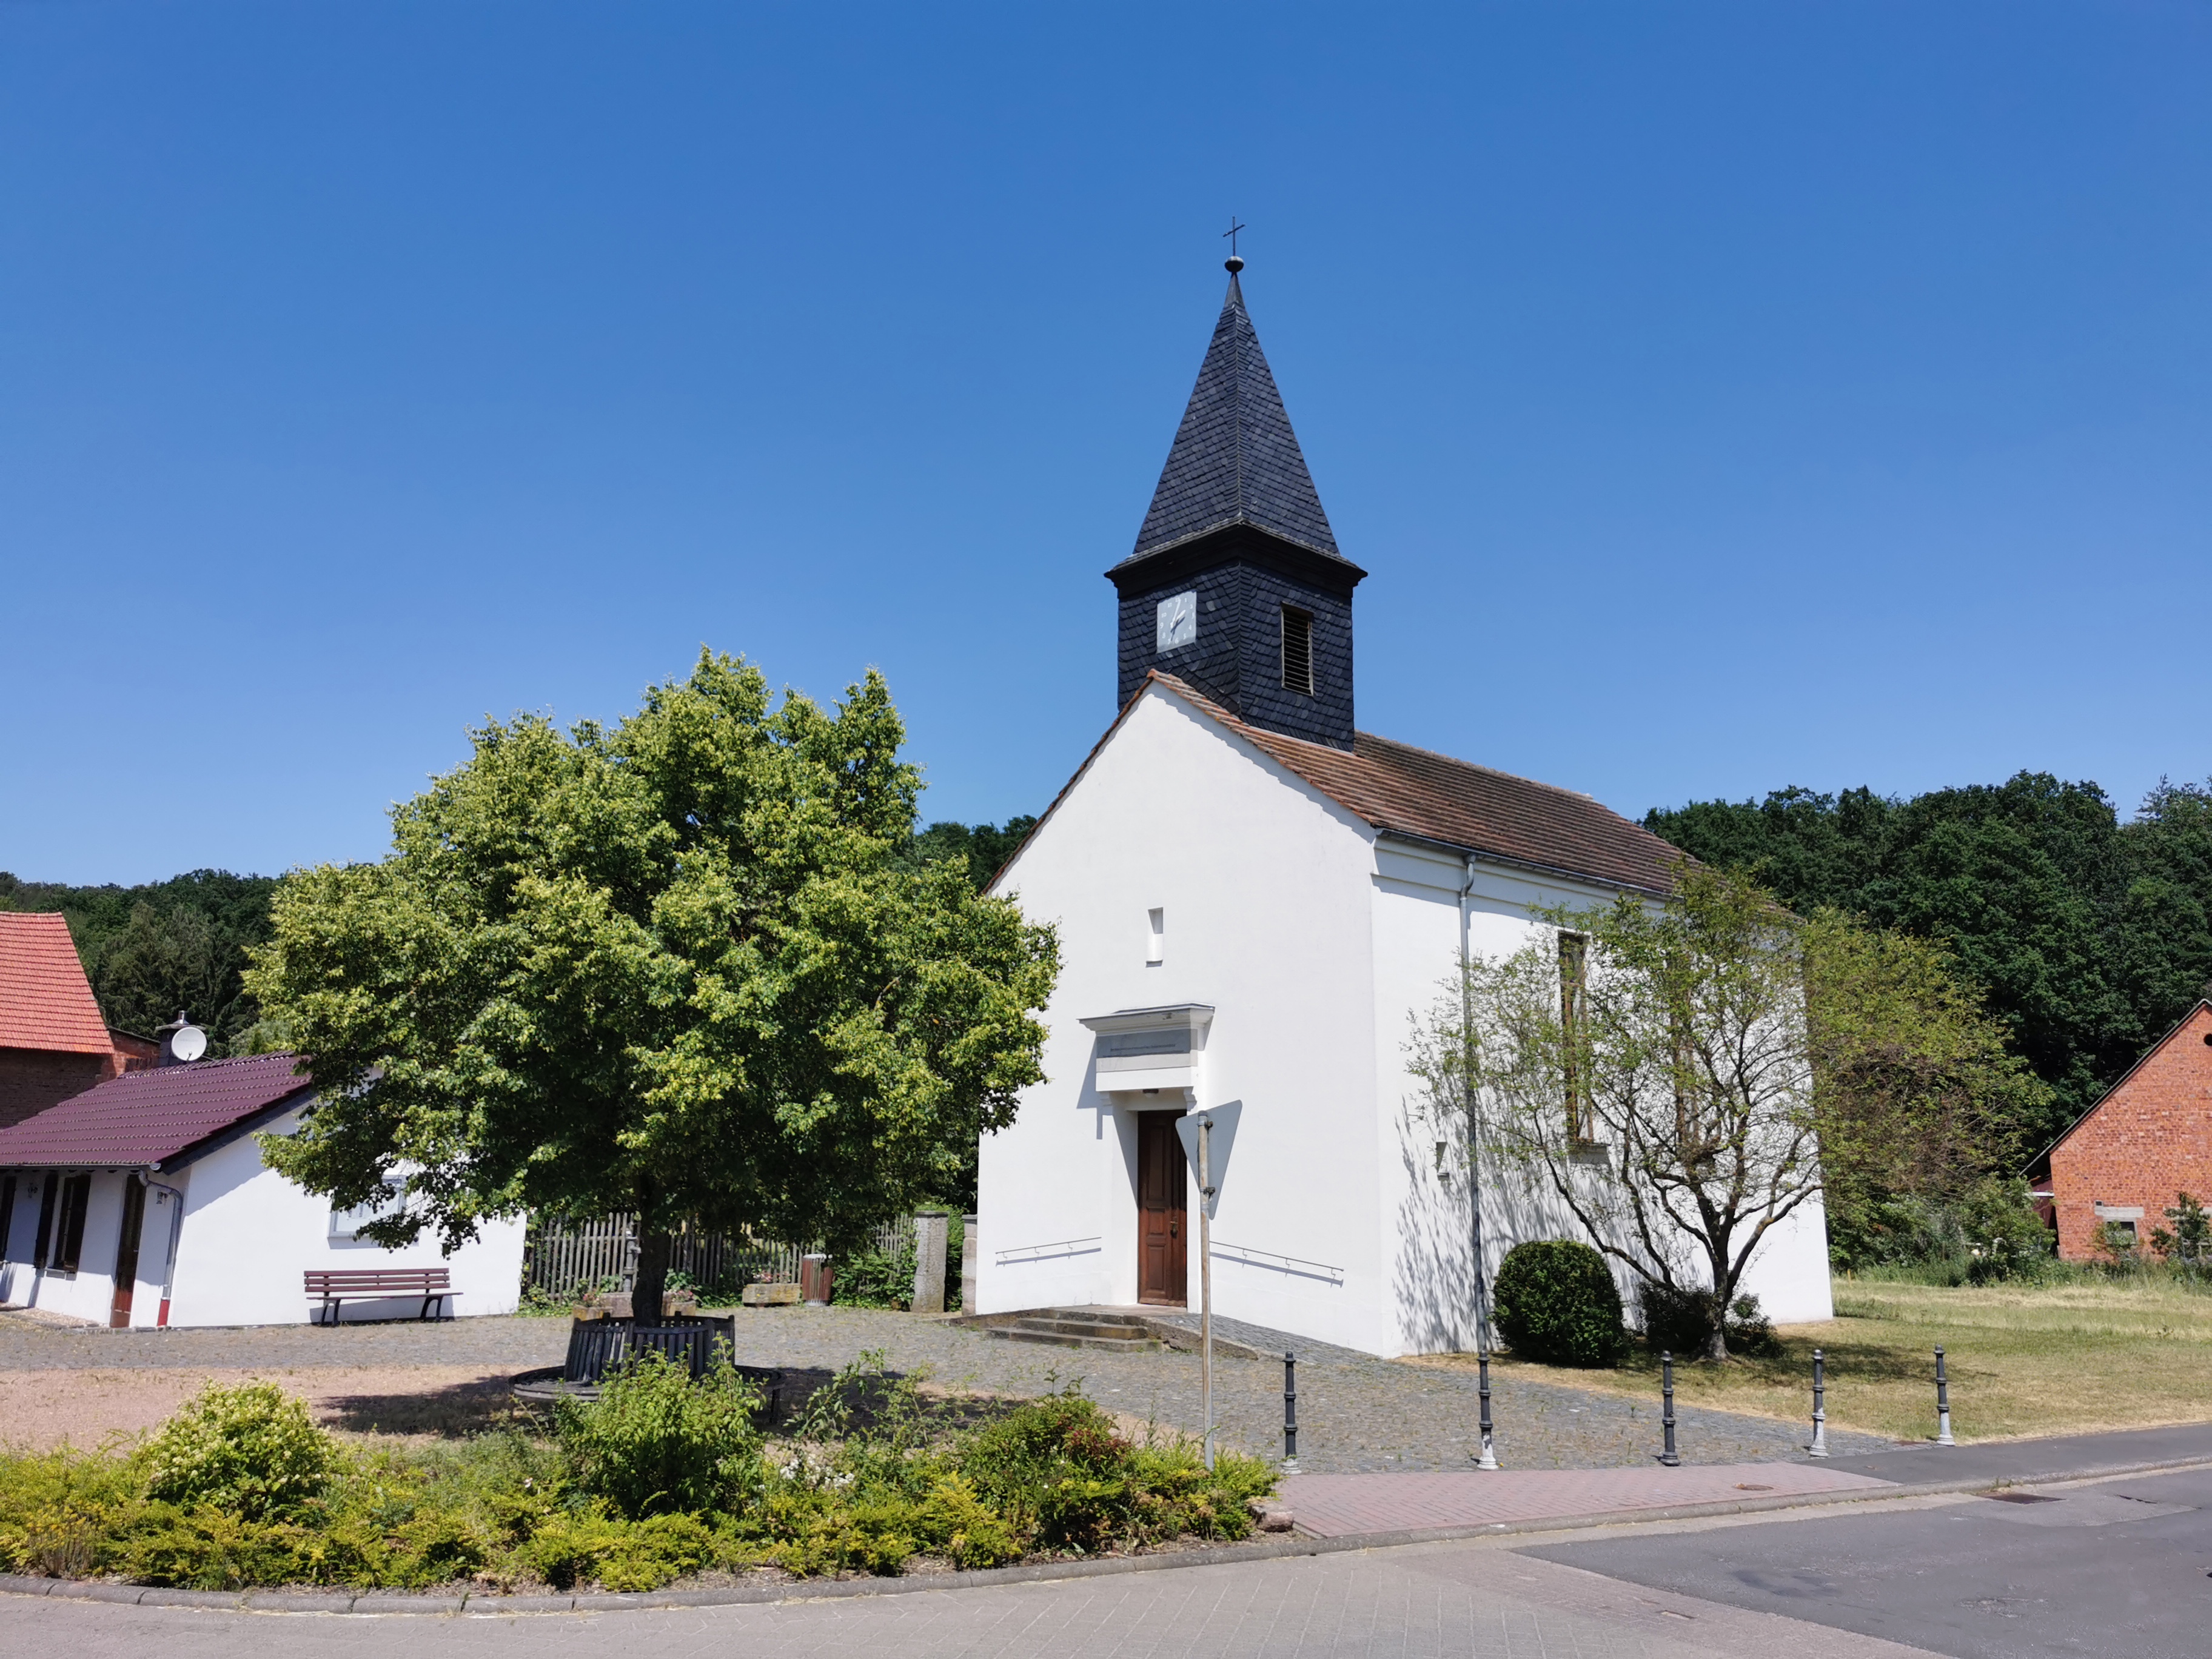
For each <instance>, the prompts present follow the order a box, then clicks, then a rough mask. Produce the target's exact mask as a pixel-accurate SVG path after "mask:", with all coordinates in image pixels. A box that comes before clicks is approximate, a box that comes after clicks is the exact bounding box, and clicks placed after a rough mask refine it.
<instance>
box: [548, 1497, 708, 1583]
mask: <svg viewBox="0 0 2212 1659" xmlns="http://www.w3.org/2000/svg"><path fill="white" fill-rule="evenodd" d="M723 1553H724V1552H723V1550H722V1548H721V1547H720V1542H719V1541H718V1540H717V1539H716V1537H715V1535H714V1529H713V1528H710V1527H709V1526H708V1524H707V1523H706V1522H704V1521H702V1519H700V1517H699V1516H696V1515H675V1514H671V1515H655V1516H647V1517H646V1518H645V1519H644V1520H641V1521H632V1520H629V1519H626V1518H624V1517H623V1516H618V1515H611V1514H609V1513H608V1512H607V1510H606V1508H605V1506H604V1505H603V1504H592V1505H590V1506H588V1507H586V1508H585V1509H582V1510H573V1511H569V1512H568V1513H564V1514H560V1515H555V1516H549V1517H548V1518H547V1519H546V1521H545V1522H544V1524H543V1525H542V1526H540V1527H539V1528H538V1529H537V1531H536V1532H535V1533H534V1534H532V1536H531V1538H530V1539H529V1541H527V1542H526V1543H524V1544H523V1545H522V1546H521V1547H520V1548H518V1549H517V1550H516V1551H515V1552H514V1556H513V1559H514V1560H515V1561H516V1563H517V1564H518V1565H522V1566H524V1567H526V1568H527V1569H529V1571H532V1572H533V1573H535V1574H536V1575H537V1576H538V1577H540V1578H543V1579H544V1581H545V1582H546V1583H549V1584H550V1585H552V1586H553V1588H554V1589H574V1588H575V1587H576V1586H577V1585H578V1584H583V1583H596V1584H598V1585H599V1587H600V1588H601V1589H608V1590H649V1589H659V1588H660V1587H661V1586H662V1585H663V1584H665V1583H668V1582H669V1580H671V1578H680V1577H683V1576H684V1574H686V1573H691V1572H696V1571H699V1570H700V1569H701V1568H702V1567H705V1566H708V1565H712V1564H713V1563H714V1561H715V1560H717V1559H720V1558H721V1556H722V1555H723Z"/></svg>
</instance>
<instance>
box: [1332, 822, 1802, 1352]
mask: <svg viewBox="0 0 2212 1659" xmlns="http://www.w3.org/2000/svg"><path fill="white" fill-rule="evenodd" d="M1473 880H1474V884H1473V888H1472V890H1471V892H1470V894H1469V897H1468V949H1469V951H1471V952H1472V953H1473V954H1474V955H1475V956H1477V957H1491V958H1497V957H1504V956H1510V955H1511V954H1512V953H1513V952H1515V951H1519V950H1521V949H1522V948H1523V947H1524V946H1525V945H1528V944H1529V943H1530V942H1531V941H1532V940H1548V939H1551V938H1552V937H1553V930H1552V928H1551V927H1549V926H1548V925H1547V924H1544V923H1541V922H1539V921H1537V920H1536V919H1535V918H1534V915H1532V914H1531V913H1532V912H1533V911H1535V910H1537V909H1541V908H1551V907H1554V906H1559V905H1571V906H1574V907H1577V908H1589V907H1590V906H1593V905H1599V904H1609V903H1611V902H1613V893H1612V892H1611V891H1610V890H1603V889H1600V888H1597V887H1595V886H1584V885H1583V884H1579V883H1572V882H1568V881H1565V880H1564V879H1560V878H1540V877H1536V876H1534V875H1529V874H1526V873H1523V872H1519V871H1516V870H1512V869H1510V868H1507V867H1504V866H1498V865H1491V864H1486V863H1483V862H1481V861H1480V860H1477V862H1476V864H1475V866H1474V878H1473ZM1467 882H1468V869H1467V865H1466V863H1465V861H1464V860H1461V859H1459V858H1456V857H1455V856H1453V855H1452V854H1449V853H1446V852H1443V851H1442V850H1441V849H1432V848H1425V847H1422V846H1419V845H1416V844H1413V843H1406V842H1395V841H1392V840H1390V839H1389V838H1384V839H1383V840H1382V841H1379V842H1377V843H1376V877H1375V890H1376V900H1375V910H1376V924H1375V926H1376V948H1375V960H1376V1025H1377V1028H1378V1029H1379V1030H1389V1029H1390V1027H1391V1026H1392V1024H1393V1023H1394V1021H1395V1026H1396V1029H1397V1030H1399V1031H1400V1032H1401V1041H1400V1042H1398V1043H1397V1044H1395V1045H1389V1044H1384V1045H1381V1046H1380V1047H1378V1049H1377V1053H1376V1070H1377V1085H1376V1092H1377V1097H1378V1098H1379V1099H1381V1100H1382V1101H1383V1102H1384V1103H1386V1104H1393V1103H1395V1110H1390V1111H1386V1113H1385V1114H1384V1121H1383V1124H1382V1126H1381V1127H1382V1129H1383V1135H1384V1139H1385V1155H1384V1161H1383V1169H1384V1171H1385V1177H1386V1184H1385V1205H1384V1208H1385V1214H1386V1216H1387V1217H1389V1218H1390V1221H1389V1234H1390V1236H1389V1239H1388V1240H1387V1242H1386V1248H1388V1249H1390V1250H1391V1251H1392V1252H1393V1255H1394V1261H1393V1267H1392V1274H1391V1277H1392V1284H1393V1289H1394V1292H1395V1306H1396V1311H1397V1315H1398V1319H1399V1337H1400V1340H1401V1345H1402V1346H1400V1347H1398V1348H1396V1349H1395V1350H1392V1351H1391V1352H1436V1351H1437V1350H1440V1349H1445V1348H1454V1347H1457V1348H1466V1347H1470V1346H1473V1341H1474V1328H1473V1305H1472V1304H1473V1292H1472V1287H1471V1285H1469V1284H1468V1280H1467V1270H1468V1262H1469V1261H1470V1259H1471V1256H1472V1254H1473V1252H1472V1249H1471V1239H1472V1224H1471V1220H1470V1218H1469V1215H1468V1204H1467V1196H1466V1172H1465V1167H1464V1158H1463V1155H1462V1145H1461V1143H1462V1142H1463V1140H1464V1135H1465V1128H1464V1122H1465V1120H1464V1117H1463V1116H1460V1117H1458V1118H1457V1120H1456V1121H1454V1120H1453V1119H1452V1117H1450V1116H1449V1115H1444V1116H1442V1117H1440V1116H1439V1115H1438V1114H1437V1111H1436V1110H1435V1109H1434V1106H1433V1104H1432V1103H1430V1102H1428V1101H1427V1099H1426V1097H1425V1088H1424V1086H1423V1085H1422V1084H1421V1083H1420V1081H1419V1079H1417V1078H1415V1077H1414V1076H1413V1074H1412V1073H1411V1072H1410V1070H1408V1069H1407V1061H1408V1058H1409V1049H1408V1046H1407V1036H1410V1032H1411V1030H1412V1026H1413V1021H1414V1019H1415V1018H1426V1017H1427V1016H1428V1015H1429V1014H1430V1013H1431V1011H1432V1010H1433V1009H1434V1007H1435V1006H1436V1004H1437V1001H1438V1000H1439V999H1441V998H1443V997H1445V996H1448V995H1449V994H1451V983H1452V981H1453V978H1454V975H1455V966H1456V963H1457V961H1458V951H1459V939H1458V936H1459V904H1460V901H1459V891H1460V889H1461V887H1462V885H1463V884H1466V883H1467ZM1438 1140H1443V1141H1445V1142H1446V1143H1447V1145H1446V1152H1445V1158H1444V1163H1443V1169H1442V1170H1439V1169H1438V1166H1437V1156H1436V1143H1437V1141H1438ZM1484 1176H1485V1179H1484V1182H1483V1224H1484V1243H1485V1249H1484V1251H1483V1255H1484V1257H1485V1259H1486V1262H1487V1264H1488V1267H1489V1269H1490V1271H1491V1273H1492V1274H1493V1275H1494V1274H1495V1273H1496V1272H1497V1270H1498V1263H1499V1262H1500V1261H1503V1260H1504V1255H1505V1252H1506V1251H1507V1250H1508V1249H1511V1248H1512V1246H1513V1245H1515V1244H1516V1243H1521V1242H1522V1241H1523V1240H1526V1239H1532V1238H1580V1237H1583V1229H1582V1227H1581V1225H1580V1223H1579V1222H1578V1221H1577V1219H1576V1218H1575V1217H1574V1215H1573V1212H1571V1210H1570V1209H1568V1207H1567V1206H1566V1205H1565V1203H1564V1202H1563V1201H1561V1200H1560V1199H1559V1196H1558V1195H1557V1194H1555V1193H1553V1192H1552V1191H1551V1190H1549V1188H1548V1185H1547V1183H1546V1182H1543V1181H1541V1180H1531V1179H1528V1178H1527V1177H1525V1176H1519V1175H1516V1172H1514V1171H1511V1170H1500V1169H1497V1168H1491V1169H1486V1170H1485V1171H1484ZM1614 1267H1615V1272H1614V1277H1615V1279H1617V1280H1618V1281H1619V1282H1620V1287H1621V1292H1622V1296H1623V1298H1624V1300H1625V1301H1626V1302H1627V1303H1628V1304H1629V1307H1630V1309H1631V1314H1632V1316H1633V1308H1634V1302H1633V1297H1634V1286H1635V1280H1634V1279H1633V1276H1632V1274H1631V1273H1629V1272H1628V1271H1627V1270H1626V1267H1624V1266H1622V1265H1620V1264H1619V1263H1615V1264H1614ZM1740 1289H1741V1291H1744V1292H1747V1293H1749V1294H1753V1295H1756V1296H1757V1297H1759V1302H1760V1305H1761V1307H1762V1308H1763V1309H1764V1310H1765V1313H1766V1315H1767V1316H1768V1317H1769V1318H1771V1319H1772V1320H1773V1321H1774V1322H1776V1323H1778V1324H1781V1323H1793V1324H1794V1323H1799V1322H1805V1321H1809V1320H1817V1319H1828V1318H1832V1317H1833V1316H1834V1307H1833V1304H1832V1300H1831V1297H1830V1291H1829V1275H1828V1251H1827V1227H1826V1217H1825V1214H1824V1212H1823V1211H1822V1209H1821V1206H1820V1200H1819V1198H1818V1197H1817V1196H1815V1197H1814V1198H1813V1199H1811V1200H1808V1201H1807V1202H1806V1203H1805V1204H1803V1205H1801V1206H1799V1207H1798V1208H1797V1209H1796V1210H1795V1211H1793V1212H1790V1214H1789V1215H1788V1216H1786V1217H1784V1218H1783V1220H1782V1221H1781V1222H1779V1223H1778V1224H1777V1225H1775V1226H1774V1227H1773V1228H1772V1229H1771V1230H1770V1231H1769V1232H1768V1234H1767V1237H1766V1238H1765V1240H1763V1241H1762V1242H1761V1243H1760V1245H1759V1249H1758V1251H1757V1252H1756V1254H1754V1255H1753V1258H1752V1262H1751V1266H1750V1267H1749V1269H1748V1270H1747V1273H1746V1274H1745V1277H1744V1279H1742V1280H1741V1285H1740Z"/></svg>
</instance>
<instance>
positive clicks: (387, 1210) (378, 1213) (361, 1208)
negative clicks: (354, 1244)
mask: <svg viewBox="0 0 2212 1659" xmlns="http://www.w3.org/2000/svg"><path fill="white" fill-rule="evenodd" d="M406 1197H407V1194H406V1193H405V1192H404V1190H403V1189H402V1188H398V1187H396V1186H392V1185H390V1184H388V1183H387V1184H386V1187H385V1188H384V1190H383V1192H382V1193H380V1194H378V1195H377V1196H376V1197H374V1198H372V1199H371V1200H368V1203H366V1204H356V1205H355V1206H353V1207H352V1208H351V1209H349V1210H341V1209H337V1208H336V1207H333V1208H332V1209H331V1237H332V1238H339V1239H350V1238H358V1237H361V1230H362V1228H363V1227H366V1226H368V1224H369V1223H370V1222H372V1221H381V1220H383V1219H384V1218H386V1216H393V1215H398V1213H399V1211H400V1207H401V1206H402V1205H404V1203H405V1202H406Z"/></svg>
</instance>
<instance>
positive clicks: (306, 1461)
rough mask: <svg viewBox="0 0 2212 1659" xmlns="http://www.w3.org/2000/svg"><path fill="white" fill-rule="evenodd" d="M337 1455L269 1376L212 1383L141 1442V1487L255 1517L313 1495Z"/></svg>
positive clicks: (175, 1500)
mask: <svg viewBox="0 0 2212 1659" xmlns="http://www.w3.org/2000/svg"><path fill="white" fill-rule="evenodd" d="M339 1462H340V1455H339V1452H338V1447H337V1442H336V1441H335V1440H333V1439H332V1438H331V1437H330V1436H329V1435H328V1434H326V1433H325V1432H324V1431H322V1430H321V1429H319V1428H317V1427H316V1426H315V1424H314V1420H313V1419H312V1418H310V1417H309V1416H308V1415H307V1407H306V1406H304V1405H302V1404H301V1402H300V1401H297V1400H295V1399H293V1398H292V1397H291V1396H290V1395H287V1394H286V1393H285V1392H284V1391H283V1389H280V1388H278V1387H277V1386H276V1384H275V1383H245V1384H243V1385H241V1386H240V1387H238V1388H234V1389H222V1388H217V1387H216V1386H215V1385H214V1384H212V1383H210V1384H209V1386H208V1387H206V1388H204V1389H201V1390H200V1392H199V1393H198V1394H197V1395H195V1396H194V1397H193V1398H192V1399H191V1400H189V1401H185V1405H184V1407H182V1408H181V1409H180V1410H179V1412H178V1413H177V1414H176V1415H175V1416H173V1417H172V1418H171V1419H169V1420H168V1421H167V1422H166V1423H164V1424H163V1425H161V1431H160V1432H159V1433H157V1434H156V1435H155V1437H154V1438H153V1441H152V1443H150V1444H149V1445H148V1446H147V1448H146V1452H145V1467H146V1495H147V1496H148V1497H149V1498H155V1499H158V1500H161V1501H162V1502H165V1503H170V1504H178V1505H179V1506H184V1507H190V1506H191V1505H193V1504H212V1505H214V1506H215V1507H216V1508H217V1509H221V1510H229V1511H232V1512H233V1513H234V1514H237V1515H239V1516H243V1517H244V1518H245V1519H246V1520H248V1521H258V1520H262V1519H264V1518H266V1517H267V1516H272V1515H276V1514H278V1513H280V1512H282V1511H283V1510H289V1509H290V1508H292V1507H294V1506H295V1505H296V1504H300V1503H301V1502H303V1501H305V1500H306V1499H307V1498H313V1497H314V1496H316V1495H317V1494H318V1493H319V1492H321V1491H322V1490H323V1488H324V1487H325V1486H326V1485H327V1484H328V1483H329V1481H330V1479H331V1474H332V1473H333V1472H334V1471H335V1470H336V1469H337V1467H338V1464H339Z"/></svg>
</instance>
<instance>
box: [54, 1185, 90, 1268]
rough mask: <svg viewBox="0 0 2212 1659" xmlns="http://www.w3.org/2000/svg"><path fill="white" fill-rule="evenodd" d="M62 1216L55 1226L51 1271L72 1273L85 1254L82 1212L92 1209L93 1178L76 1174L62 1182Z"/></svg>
mask: <svg viewBox="0 0 2212 1659" xmlns="http://www.w3.org/2000/svg"><path fill="white" fill-rule="evenodd" d="M61 1196H62V1206H61V1214H60V1216H59V1218H58V1219H57V1220H56V1222H55V1224H54V1259H53V1261H52V1264H51V1267H50V1271H52V1272H54V1273H75V1272H76V1264H77V1258H78V1257H79V1256H81V1255H83V1254H84V1212H86V1211H87V1210H88V1209H89V1208H91V1207H92V1177H91V1176H89V1175H75V1176H70V1178H69V1179H68V1180H66V1181H64V1182H62V1194H61Z"/></svg>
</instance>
